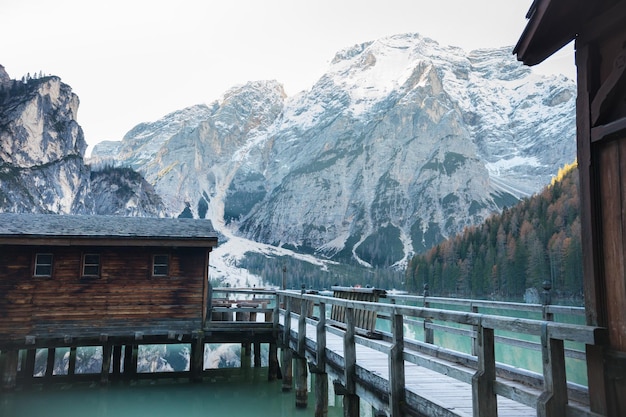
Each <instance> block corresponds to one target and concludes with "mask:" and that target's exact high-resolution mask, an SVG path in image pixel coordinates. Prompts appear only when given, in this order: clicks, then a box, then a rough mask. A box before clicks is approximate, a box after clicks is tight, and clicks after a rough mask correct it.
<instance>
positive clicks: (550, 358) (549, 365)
mask: <svg viewBox="0 0 626 417" xmlns="http://www.w3.org/2000/svg"><path fill="white" fill-rule="evenodd" d="M541 353H542V359H543V379H544V382H543V383H544V391H543V393H542V394H541V395H540V396H539V398H538V399H537V416H538V417H556V416H564V415H565V412H566V408H567V401H568V400H567V376H566V373H565V348H564V343H563V340H561V339H552V338H551V337H550V335H549V332H548V323H544V324H543V326H542V328H541Z"/></svg>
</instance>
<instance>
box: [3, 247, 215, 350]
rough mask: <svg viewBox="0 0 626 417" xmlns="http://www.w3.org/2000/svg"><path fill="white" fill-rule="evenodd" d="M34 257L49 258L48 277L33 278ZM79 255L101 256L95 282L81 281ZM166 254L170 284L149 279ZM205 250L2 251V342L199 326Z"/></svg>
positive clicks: (165, 278)
mask: <svg viewBox="0 0 626 417" xmlns="http://www.w3.org/2000/svg"><path fill="white" fill-rule="evenodd" d="M37 252H40V253H42V252H48V253H52V254H53V256H54V265H53V274H52V277H33V273H32V269H33V259H34V254H35V253H37ZM83 253H99V254H100V263H101V276H100V278H81V276H80V275H81V260H82V254H83ZM154 254H169V255H170V267H169V271H170V274H169V276H164V277H153V276H152V256H153V255H154ZM207 256H208V250H207V249H204V248H179V249H168V248H142V247H136V248H135V247H124V248H114V247H93V248H83V247H48V248H41V247H5V248H3V249H2V254H1V255H0V317H1V318H2V320H0V336H3V337H5V338H7V337H8V338H11V339H15V338H20V337H23V336H25V335H27V334H31V333H32V332H33V331H34V329H38V331H41V330H42V329H43V330H45V329H46V327H48V328H50V329H56V328H58V327H63V326H72V325H74V324H78V325H80V326H88V327H91V328H99V327H102V328H106V327H111V326H113V327H118V326H124V325H125V324H126V325H137V323H142V324H144V325H150V324H157V323H158V322H159V320H164V319H167V320H173V319H175V320H188V319H192V320H197V321H199V320H201V318H202V299H203V281H204V276H205V275H204V274H205V271H204V268H205V264H206V263H205V259H206V257H207Z"/></svg>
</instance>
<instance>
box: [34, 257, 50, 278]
mask: <svg viewBox="0 0 626 417" xmlns="http://www.w3.org/2000/svg"><path fill="white" fill-rule="evenodd" d="M35 276H36V277H51V276H52V254H51V253H37V254H35Z"/></svg>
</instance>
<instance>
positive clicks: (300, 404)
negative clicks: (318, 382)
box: [296, 356, 308, 408]
mask: <svg viewBox="0 0 626 417" xmlns="http://www.w3.org/2000/svg"><path fill="white" fill-rule="evenodd" d="M307 376H308V370H307V363H306V358H303V357H300V356H298V357H296V408H306V407H307V405H308V389H307Z"/></svg>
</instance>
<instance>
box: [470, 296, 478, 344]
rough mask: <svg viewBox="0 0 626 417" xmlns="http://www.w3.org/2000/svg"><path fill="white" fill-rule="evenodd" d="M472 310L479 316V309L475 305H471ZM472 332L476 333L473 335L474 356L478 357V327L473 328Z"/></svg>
mask: <svg viewBox="0 0 626 417" xmlns="http://www.w3.org/2000/svg"><path fill="white" fill-rule="evenodd" d="M470 309H471V311H472V313H475V314H478V307H477V306H475V305H473V304H472V305H470ZM472 330H473V332H474V334H472V347H471V349H472V355H474V356H477V355H478V346H477V343H478V339H477V337H476V335H477V334H478V326H472Z"/></svg>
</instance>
